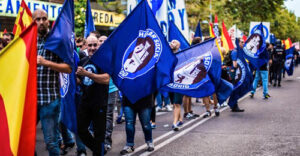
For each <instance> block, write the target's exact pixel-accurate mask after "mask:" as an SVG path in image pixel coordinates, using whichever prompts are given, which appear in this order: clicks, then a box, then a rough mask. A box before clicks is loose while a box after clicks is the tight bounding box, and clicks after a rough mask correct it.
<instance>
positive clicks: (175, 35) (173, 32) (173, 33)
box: [169, 21, 190, 51]
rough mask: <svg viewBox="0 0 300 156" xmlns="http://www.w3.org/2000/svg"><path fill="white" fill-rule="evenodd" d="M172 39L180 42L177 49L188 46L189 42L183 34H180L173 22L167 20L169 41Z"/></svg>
mask: <svg viewBox="0 0 300 156" xmlns="http://www.w3.org/2000/svg"><path fill="white" fill-rule="evenodd" d="M172 40H177V41H179V42H180V48H179V51H180V50H184V49H187V48H189V47H190V44H189V42H188V41H187V40H186V39H185V38H184V36H183V35H182V34H181V32H180V30H179V29H178V28H177V26H176V25H175V24H174V22H173V21H170V22H169V42H171V41H172Z"/></svg>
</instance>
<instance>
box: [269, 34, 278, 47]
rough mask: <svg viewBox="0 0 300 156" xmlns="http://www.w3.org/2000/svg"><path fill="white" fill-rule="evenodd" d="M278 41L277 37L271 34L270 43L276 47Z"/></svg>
mask: <svg viewBox="0 0 300 156" xmlns="http://www.w3.org/2000/svg"><path fill="white" fill-rule="evenodd" d="M276 40H277V38H276V36H275V35H274V34H271V35H270V43H271V44H274V45H275V42H276Z"/></svg>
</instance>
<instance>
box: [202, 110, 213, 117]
mask: <svg viewBox="0 0 300 156" xmlns="http://www.w3.org/2000/svg"><path fill="white" fill-rule="evenodd" d="M210 116H211V112H210V111H206V113H205V114H204V116H203V118H207V117H210Z"/></svg>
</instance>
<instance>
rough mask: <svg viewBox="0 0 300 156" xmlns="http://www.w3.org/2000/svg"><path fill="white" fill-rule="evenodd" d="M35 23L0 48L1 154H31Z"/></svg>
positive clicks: (32, 148) (35, 107) (16, 155)
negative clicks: (3, 47)
mask: <svg viewBox="0 0 300 156" xmlns="http://www.w3.org/2000/svg"><path fill="white" fill-rule="evenodd" d="M36 61H37V26H36V23H33V24H32V25H30V26H28V28H27V29H25V30H24V31H23V32H22V33H21V34H20V36H19V37H17V38H15V39H14V40H13V41H12V42H11V43H10V44H9V45H8V46H6V47H5V49H3V50H2V51H1V52H0V71H1V74H0V138H1V139H0V155H1V156H12V155H13V156H28V155H30V156H32V155H34V149H35V134H36V116H37V112H36V111H37V72H36V70H37V65H36Z"/></svg>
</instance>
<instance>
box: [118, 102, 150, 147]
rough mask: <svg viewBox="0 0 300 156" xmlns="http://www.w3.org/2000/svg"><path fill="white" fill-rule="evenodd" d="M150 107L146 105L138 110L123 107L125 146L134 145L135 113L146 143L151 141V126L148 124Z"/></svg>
mask: <svg viewBox="0 0 300 156" xmlns="http://www.w3.org/2000/svg"><path fill="white" fill-rule="evenodd" d="M151 109H152V108H151V107H148V108H144V109H140V110H134V109H132V108H131V107H129V106H125V107H124V114H125V121H126V127H125V128H126V137H127V140H126V141H127V142H126V145H127V146H134V134H135V121H136V115H137V114H138V116H139V119H140V122H141V125H142V129H143V132H144V136H145V141H146V143H152V128H151V124H150V115H151Z"/></svg>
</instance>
